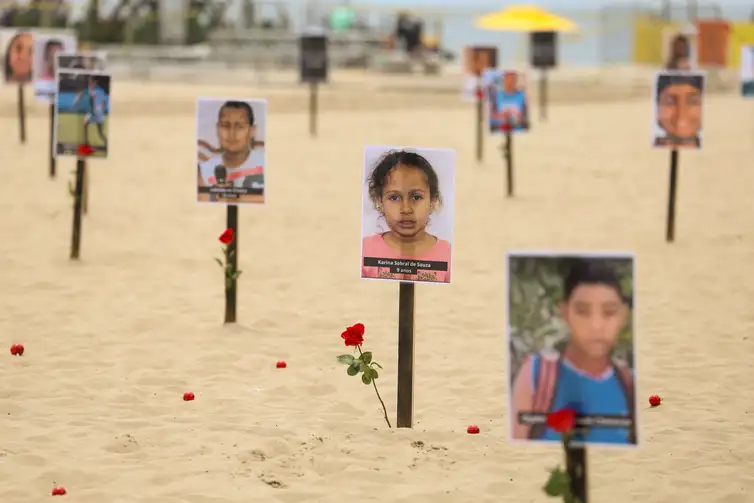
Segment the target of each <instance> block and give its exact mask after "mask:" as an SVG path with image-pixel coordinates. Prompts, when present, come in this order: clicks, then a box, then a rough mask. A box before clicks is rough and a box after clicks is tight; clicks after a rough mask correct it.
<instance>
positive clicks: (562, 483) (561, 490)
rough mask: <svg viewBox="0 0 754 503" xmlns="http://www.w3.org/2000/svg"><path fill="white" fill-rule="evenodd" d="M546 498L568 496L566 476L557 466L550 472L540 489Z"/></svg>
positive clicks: (568, 488)
mask: <svg viewBox="0 0 754 503" xmlns="http://www.w3.org/2000/svg"><path fill="white" fill-rule="evenodd" d="M542 489H543V490H544V491H545V494H546V495H548V496H553V497H557V496H565V495H566V494H570V492H571V490H570V487H569V480H568V474H567V473H566V472H564V471H563V470H562V469H561V468H560V467H559V466H558V467H557V468H555V469H554V470H552V471H551V472H550V478H549V479H548V480H547V483H546V484H545V486H544V487H543V488H542Z"/></svg>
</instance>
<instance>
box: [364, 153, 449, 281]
mask: <svg viewBox="0 0 754 503" xmlns="http://www.w3.org/2000/svg"><path fill="white" fill-rule="evenodd" d="M455 163H456V152H455V151H454V150H448V149H427V148H416V147H392V146H367V147H366V148H365V151H364V168H363V183H362V219H361V237H362V241H361V277H362V278H365V279H386V280H395V281H423V282H437V283H450V271H451V249H452V243H453V212H454V203H455Z"/></svg>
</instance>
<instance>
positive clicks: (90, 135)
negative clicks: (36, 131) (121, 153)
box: [54, 68, 111, 158]
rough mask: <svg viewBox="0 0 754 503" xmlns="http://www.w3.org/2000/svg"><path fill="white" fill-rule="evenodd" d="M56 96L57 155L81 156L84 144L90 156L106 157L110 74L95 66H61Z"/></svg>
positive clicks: (55, 140)
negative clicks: (81, 67) (98, 70)
mask: <svg viewBox="0 0 754 503" xmlns="http://www.w3.org/2000/svg"><path fill="white" fill-rule="evenodd" d="M57 75H58V76H57V83H58V85H57V95H56V98H55V105H56V106H55V127H54V131H55V138H54V142H55V144H54V145H55V149H54V152H55V154H56V155H71V156H78V155H79V152H80V148H81V147H84V146H85V147H87V148H88V149H91V153H90V154H89V156H90V157H96V158H106V157H107V154H108V126H109V122H110V97H111V96H110V91H111V87H110V84H111V79H110V75H107V74H106V73H102V72H96V71H93V70H63V69H61V68H58V73H57Z"/></svg>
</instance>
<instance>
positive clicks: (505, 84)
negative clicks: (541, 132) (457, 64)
mask: <svg viewBox="0 0 754 503" xmlns="http://www.w3.org/2000/svg"><path fill="white" fill-rule="evenodd" d="M525 78H526V77H525V75H523V74H520V73H518V72H515V71H510V70H488V71H486V72H485V74H484V82H485V89H486V95H487V105H488V107H489V115H488V122H489V129H490V132H492V133H499V132H501V131H503V125H504V124H508V125H509V126H510V128H511V130H512V131H525V130H527V129H529V103H528V100H527V98H526V80H525Z"/></svg>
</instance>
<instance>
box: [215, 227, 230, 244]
mask: <svg viewBox="0 0 754 503" xmlns="http://www.w3.org/2000/svg"><path fill="white" fill-rule="evenodd" d="M217 239H219V240H220V242H221V243H222V244H224V245H229V244H231V243H232V242H233V229H230V228H228V229H225V231H223V233H222V234H220V237H219V238H217Z"/></svg>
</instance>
